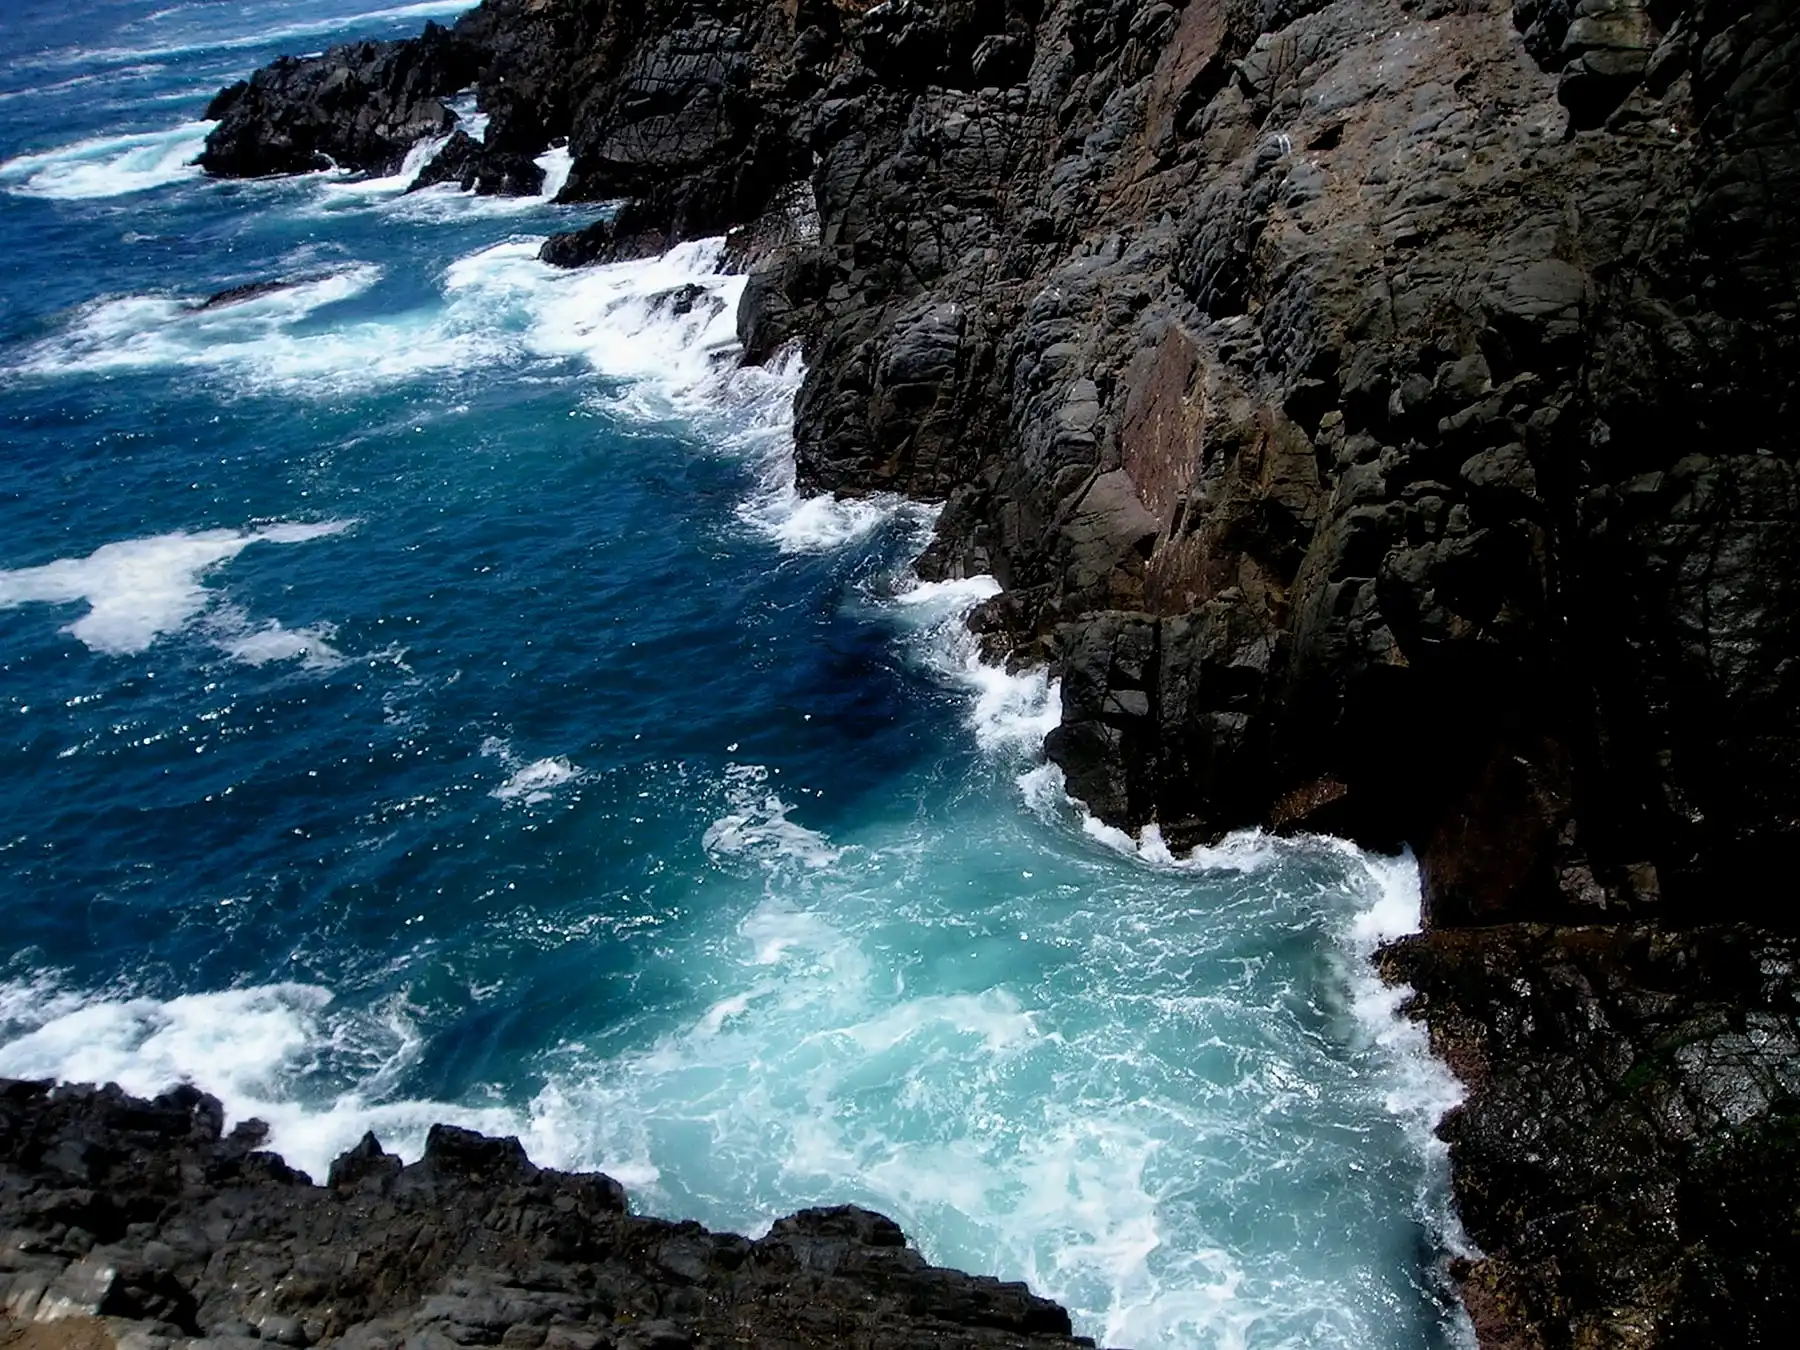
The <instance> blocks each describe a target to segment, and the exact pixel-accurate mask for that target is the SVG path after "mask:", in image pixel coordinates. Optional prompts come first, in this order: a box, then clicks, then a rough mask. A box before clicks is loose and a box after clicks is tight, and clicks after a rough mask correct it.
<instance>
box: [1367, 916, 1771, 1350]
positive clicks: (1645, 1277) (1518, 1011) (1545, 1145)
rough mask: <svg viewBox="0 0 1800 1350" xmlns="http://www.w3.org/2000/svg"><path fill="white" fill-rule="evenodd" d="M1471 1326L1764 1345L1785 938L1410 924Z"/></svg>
mask: <svg viewBox="0 0 1800 1350" xmlns="http://www.w3.org/2000/svg"><path fill="white" fill-rule="evenodd" d="M1382 966H1383V969H1384V971H1385V973H1387V974H1388V976H1389V977H1390V978H1392V979H1395V980H1399V981H1403V982H1405V983H1408V984H1410V985H1412V986H1413V987H1414V988H1415V989H1416V990H1418V995H1417V999H1416V1011H1418V1012H1419V1013H1421V1014H1422V1015H1423V1016H1424V1017H1425V1018H1426V1019H1427V1020H1428V1021H1429V1023H1430V1026H1431V1038H1432V1045H1433V1046H1434V1048H1435V1049H1436V1050H1437V1051H1438V1053H1439V1054H1440V1055H1442V1056H1443V1057H1444V1058H1445V1059H1447V1060H1448V1061H1449V1062H1450V1064H1451V1065H1452V1067H1454V1068H1455V1070H1456V1072H1457V1074H1458V1075H1459V1076H1460V1077H1461V1078H1462V1079H1463V1081H1464V1082H1465V1083H1466V1084H1467V1085H1468V1088H1469V1097H1468V1100H1467V1101H1466V1102H1465V1103H1464V1105H1462V1106H1461V1107H1459V1108H1457V1110H1455V1111H1454V1112H1453V1113H1452V1114H1451V1115H1450V1117H1449V1118H1448V1119H1447V1120H1446V1121H1445V1123H1444V1125H1443V1127H1442V1131H1441V1132H1442V1134H1443V1136H1444V1137H1445V1138H1446V1139H1447V1140H1448V1141H1449V1143H1450V1151H1451V1157H1452V1160H1453V1161H1454V1163H1455V1170H1454V1175H1455V1185H1456V1200H1457V1207H1458V1209H1459V1210H1460V1212H1461V1215H1462V1221H1463V1225H1464V1227H1465V1228H1466V1229H1467V1230H1468V1233H1469V1236H1470V1237H1471V1238H1473V1239H1474V1240H1475V1242H1476V1243H1477V1244H1478V1245H1479V1246H1480V1247H1481V1249H1482V1251H1483V1252H1484V1253H1485V1255H1484V1256H1483V1257H1482V1258H1481V1259H1480V1260H1478V1261H1475V1262H1474V1263H1473V1264H1472V1265H1471V1266H1470V1267H1469V1268H1467V1269H1465V1270H1464V1271H1462V1272H1461V1276H1462V1280H1463V1289H1464V1301H1465V1302H1466V1303H1467V1305H1468V1307H1469V1311H1470V1313H1471V1314H1472V1315H1473V1317H1474V1320H1475V1324H1476V1329H1477V1331H1478V1332H1479V1334H1480V1337H1481V1343H1482V1345H1483V1346H1486V1347H1490V1348H1491V1347H1509V1348H1510V1347H1519V1350H1562V1348H1564V1347H1570V1348H1572V1347H1577V1346H1654V1345H1670V1346H1675V1345H1745V1346H1749V1345H1778V1344H1780V1343H1782V1342H1783V1341H1784V1340H1785V1339H1786V1338H1787V1336H1788V1335H1790V1334H1792V1333H1791V1331H1787V1332H1784V1331H1783V1330H1782V1328H1783V1327H1788V1328H1791V1327H1792V1326H1793V1325H1794V1322H1795V1318H1796V1317H1800V941H1797V940H1795V939H1793V938H1791V937H1774V936H1770V935H1769V934H1767V933H1765V932H1761V931H1759V930H1756V929H1752V928H1748V927H1744V926H1729V927H1703V928H1698V929H1693V930H1687V931H1681V932H1671V931H1667V930H1661V929H1651V928H1645V927H1642V926H1636V925H1628V926H1624V927H1611V928H1598V927H1588V928H1553V927H1548V926H1545V925H1530V924H1513V925H1506V926H1503V927H1499V928H1487V929H1461V930H1445V931H1440V932H1435V933H1429V934H1426V935H1423V936H1420V937H1415V938H1408V939H1405V940H1403V941H1402V942H1400V943H1398V944H1396V945H1395V946H1393V947H1390V948H1388V949H1387V951H1386V952H1384V953H1383V956H1382Z"/></svg>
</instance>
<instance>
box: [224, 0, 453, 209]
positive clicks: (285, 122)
mask: <svg viewBox="0 0 1800 1350" xmlns="http://www.w3.org/2000/svg"><path fill="white" fill-rule="evenodd" d="M475 61H476V56H475V52H474V50H473V48H472V47H470V46H469V45H468V44H467V43H464V42H462V41H460V40H459V39H457V38H456V37H455V36H454V35H453V34H451V33H449V32H447V31H446V30H445V29H443V28H440V27H439V26H438V25H436V24H428V25H427V26H426V29H425V32H424V34H423V35H422V36H420V37H418V38H414V39H411V40H410V41H406V42H357V43H350V44H347V45H345V46H341V47H333V48H331V49H330V50H329V51H327V52H325V53H324V54H323V55H322V56H314V57H306V58H294V57H283V58H282V59H280V60H279V61H276V62H274V63H273V64H271V65H267V66H264V67H263V68H262V69H261V70H259V71H257V72H256V73H255V74H254V75H252V76H251V77H250V78H249V79H248V80H240V81H239V82H238V83H236V84H234V85H232V86H230V87H229V88H227V89H224V90H221V91H220V93H219V94H218V96H217V97H215V98H214V99H213V101H212V102H211V103H210V104H209V105H208V106H207V109H206V117H207V120H208V121H217V122H218V124H219V125H218V126H216V127H214V128H213V129H212V130H211V131H210V132H208V133H207V137H206V147H205V149H204V150H202V151H201V153H200V161H199V162H200V166H201V167H202V168H204V169H205V170H206V171H207V172H208V173H210V174H215V175H217V176H219V177H223V178H256V177H261V176H263V175H267V174H282V173H307V172H310V171H312V170H315V169H326V168H332V167H337V168H342V169H350V170H355V171H359V172H369V173H391V172H393V171H394V170H395V169H398V168H399V167H400V164H401V161H403V160H404V159H405V158H406V152H407V151H409V150H410V149H412V147H413V146H414V145H415V144H417V143H418V142H419V141H421V140H423V139H425V138H426V137H428V136H442V135H445V134H447V133H448V132H449V131H450V129H451V127H452V126H453V125H454V124H455V122H456V114H454V113H453V112H451V111H450V109H449V108H448V107H446V106H445V105H444V103H443V102H442V100H443V99H444V98H445V97H446V96H448V95H450V94H453V93H455V92H456V91H457V90H459V89H461V88H463V87H464V86H465V85H467V84H469V83H470V82H471V81H472V80H473V79H474V77H475V71H476V65H475Z"/></svg>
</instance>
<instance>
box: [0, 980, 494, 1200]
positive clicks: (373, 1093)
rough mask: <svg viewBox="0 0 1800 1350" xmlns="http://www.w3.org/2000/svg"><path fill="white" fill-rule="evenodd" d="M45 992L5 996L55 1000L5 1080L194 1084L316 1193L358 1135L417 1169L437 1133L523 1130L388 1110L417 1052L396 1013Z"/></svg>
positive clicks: (4, 988)
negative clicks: (439, 1127) (250, 1126)
mask: <svg viewBox="0 0 1800 1350" xmlns="http://www.w3.org/2000/svg"><path fill="white" fill-rule="evenodd" d="M45 978H46V977H40V978H39V979H38V980H36V981H33V982H30V983H27V984H6V985H0V1010H7V1011H10V1009H11V1007H12V1005H15V1004H24V1003H26V1002H27V1001H28V1000H30V999H34V998H43V997H44V995H45V994H46V993H48V994H49V996H50V997H49V1002H48V1003H46V1004H43V1005H40V1007H39V1009H38V1011H37V1014H36V1015H35V1016H33V1017H31V1018H30V1019H29V1021H27V1022H24V1023H21V1022H20V1021H17V1020H12V1019H11V1018H10V1017H9V1024H8V1027H7V1029H8V1031H9V1032H19V1033H21V1034H16V1035H14V1036H13V1038H12V1039H10V1040H8V1041H6V1042H5V1043H4V1044H0V1076H8V1077H15V1078H55V1079H60V1080H63V1081H66V1082H74V1083H84V1082H85V1083H109V1082H110V1083H118V1084H119V1085H120V1086H122V1087H123V1088H125V1089H126V1090H127V1091H128V1092H133V1093H136V1094H138V1095H140V1096H152V1095H154V1094H156V1093H159V1092H162V1091H165V1090H166V1089H168V1088H169V1087H171V1086H172V1085H174V1084H176V1083H180V1082H197V1083H198V1084H199V1085H200V1086H201V1087H203V1088H204V1089H205V1090H206V1091H208V1092H211V1093H213V1094H214V1095H216V1096H217V1097H218V1098H219V1099H220V1101H221V1102H223V1103H224V1106H225V1109H226V1112H227V1116H228V1120H229V1121H231V1122H236V1121H241V1120H247V1119H249V1118H251V1117H253V1116H254V1117H260V1118H261V1119H262V1120H264V1121H266V1122H268V1123H269V1125H270V1126H271V1127H272V1131H271V1138H270V1144H271V1146H272V1147H274V1148H276V1149H277V1150H279V1151H280V1152H281V1154H282V1155H283V1156H284V1157H286V1158H287V1160H288V1161H289V1162H290V1163H292V1164H294V1165H295V1166H297V1167H300V1168H302V1169H303V1170H305V1171H306V1172H308V1173H310V1174H311V1175H312V1176H313V1177H314V1178H316V1179H319V1180H323V1178H324V1175H325V1171H326V1169H327V1167H328V1166H329V1164H330V1161H331V1159H332V1158H334V1157H335V1156H337V1155H338V1154H339V1153H341V1152H342V1151H343V1150H344V1149H346V1148H348V1147H349V1146H350V1145H352V1144H354V1143H355V1142H356V1141H357V1139H358V1138H359V1137H360V1136H361V1135H362V1133H363V1131H365V1130H368V1129H374V1130H376V1131H378V1132H379V1133H380V1136H381V1140H382V1142H383V1144H384V1145H386V1146H388V1147H389V1148H391V1149H394V1150H396V1151H399V1152H401V1153H403V1154H405V1155H407V1156H411V1157H417V1156H418V1154H419V1152H420V1150H421V1149H422V1148H423V1145H424V1136H425V1132H426V1130H427V1129H428V1128H429V1127H430V1126H431V1125H432V1124H433V1123H434V1122H436V1121H448V1122H451V1123H455V1124H462V1125H466V1126H469V1127H470V1128H474V1129H484V1130H488V1131H492V1132H496V1133H508V1132H510V1131H511V1130H512V1129H514V1128H516V1125H517V1117H516V1116H514V1115H513V1114H511V1113H508V1112H505V1111H500V1110H482V1109H478V1108H467V1107H458V1106H454V1105H450V1104H448V1103H444V1102H430V1101H407V1100H398V1101H396V1100H392V1099H391V1097H390V1095H389V1094H390V1091H391V1087H392V1084H393V1083H394V1081H395V1080H396V1079H397V1078H398V1076H399V1075H401V1074H402V1073H404V1072H405V1070H406V1069H407V1068H408V1067H409V1066H410V1065H411V1064H413V1063H414V1062H415V1061H416V1060H417V1058H418V1054H419V1051H420V1049H421V1040H420V1037H419V1035H418V1032H417V1030H416V1029H415V1027H414V1026H413V1024H412V1022H411V1020H410V1018H409V1017H408V1016H407V1013H406V1010H405V1008H404V1007H403V1006H402V1005H400V1004H399V1003H397V1002H396V1003H391V1004H389V1005H387V1006H385V1007H380V1008H376V1009H372V1010H361V1011H350V1010H344V1011H339V1010H338V1009H337V1008H336V1007H335V1006H334V1005H335V1000H334V998H333V995H332V993H331V991H330V990H328V989H323V988H320V987H318V986H316V985H305V984H271V985H257V986H252V987H248V988H242V989H230V990H223V991H219V992H214V993H197V994H184V995H181V996H180V997H177V998H171V999H154V998H139V997H107V996H104V995H100V996H90V995H85V994H81V993H75V992H70V991H67V990H64V989H61V988H60V987H56V986H54V985H52V986H51V987H50V988H49V989H48V990H47V989H46V988H45V987H44V985H45Z"/></svg>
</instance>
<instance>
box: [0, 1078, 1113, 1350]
mask: <svg viewBox="0 0 1800 1350" xmlns="http://www.w3.org/2000/svg"><path fill="white" fill-rule="evenodd" d="M223 1115H224V1113H223V1112H222V1111H221V1109H220V1107H219V1103H218V1102H217V1101H216V1100H214V1099H213V1098H211V1097H208V1096H205V1095H204V1094H202V1093H200V1092H198V1091H196V1090H194V1089H192V1088H178V1089H176V1090H174V1091H172V1092H169V1093H165V1094H164V1095H163V1096H161V1097H158V1098H156V1099H155V1100H153V1101H144V1100H141V1099H137V1098H133V1097H129V1096H127V1095H126V1094H125V1093H123V1092H122V1091H120V1090H119V1089H118V1088H117V1087H106V1088H101V1089H95V1088H92V1087H62V1088H56V1089H54V1090H53V1089H52V1088H51V1087H50V1085H48V1084H45V1083H29V1082H18V1081H13V1080H0V1228H4V1229H5V1230H6V1231H8V1232H10V1234H11V1237H10V1239H9V1240H8V1243H7V1245H6V1247H5V1249H4V1251H3V1252H0V1302H3V1305H4V1308H5V1316H6V1317H7V1318H8V1319H10V1320H11V1321H13V1322H15V1323H24V1324H27V1325H35V1324H39V1323H46V1322H49V1321H51V1320H60V1319H68V1318H86V1319H100V1320H99V1321H97V1322H94V1323H92V1330H93V1332H94V1334H95V1335H96V1336H98V1337H99V1338H100V1339H99V1340H98V1341H96V1342H95V1344H94V1346H93V1350H103V1348H104V1346H106V1345H108V1344H112V1343H115V1342H116V1343H117V1344H118V1345H120V1346H128V1345H129V1346H133V1347H138V1350H187V1347H194V1348H195V1350H221V1347H237V1346H242V1347H246V1348H247V1347H250V1346H254V1345H256V1344H267V1343H268V1342H274V1343H276V1344H279V1345H287V1346H333V1345H342V1346H344V1347H346V1350H401V1348H402V1347H430V1346H450V1345H458V1346H501V1347H505V1348H506V1350H628V1348H633V1347H634V1348H635V1350H652V1348H654V1350H673V1348H674V1347H683V1346H689V1347H691V1346H715V1345H716V1346H725V1345H731V1346H743V1345H748V1346H768V1347H800V1346H819V1347H826V1346H843V1345H859V1346H867V1347H871V1350H877V1348H879V1350H886V1348H888V1347H891V1348H892V1350H901V1347H906V1346H917V1345H933V1346H952V1347H969V1348H970V1350H975V1348H977V1347H984V1346H986V1347H994V1348H995V1350H999V1348H1000V1347H1011V1348H1012V1350H1025V1348H1026V1347H1030V1350H1056V1347H1069V1348H1070V1350H1073V1347H1076V1346H1083V1345H1085V1346H1091V1345H1092V1344H1093V1343H1092V1342H1091V1341H1088V1340H1084V1339H1082V1338H1079V1337H1072V1336H1071V1335H1070V1334H1069V1317H1068V1314H1067V1313H1066V1312H1064V1311H1063V1310H1062V1309H1061V1308H1060V1307H1058V1306H1057V1305H1056V1304H1054V1303H1051V1302H1050V1301H1048V1300H1047V1299H1042V1298H1038V1297H1036V1296H1034V1295H1033V1294H1031V1293H1030V1292H1029V1291H1028V1290H1027V1289H1026V1288H1025V1286H1024V1285H1022V1284H1008V1283H1003V1282H1001V1281H998V1280H993V1279H988V1278H984V1277H979V1276H971V1275H963V1274H960V1273H958V1272H956V1271H951V1270H943V1269H939V1268H938V1267H935V1266H931V1265H929V1264H927V1263H926V1261H925V1259H924V1258H923V1257H922V1256H920V1255H919V1254H918V1252H916V1251H914V1250H913V1249H912V1248H911V1247H910V1246H908V1245H907V1242H906V1238H905V1235H904V1234H903V1233H902V1232H901V1231H900V1229H899V1227H898V1226H897V1225H896V1224H894V1223H893V1221H892V1220H890V1219H887V1218H884V1217H883V1216H881V1215H879V1214H873V1213H870V1212H869V1211H867V1210H863V1209H858V1208H855V1207H853V1206H841V1207H838V1208H833V1209H810V1210H803V1211H801V1212H800V1213H798V1214H794V1215H791V1216H789V1217H787V1218H784V1219H780V1220H777V1221H776V1223H775V1225H774V1227H773V1228H772V1229H771V1230H770V1231H769V1234H768V1236H766V1237H764V1238H762V1239H760V1240H758V1241H751V1240H749V1239H747V1238H742V1237H738V1236H737V1235H735V1234H729V1233H711V1232H708V1231H707V1230H706V1229H704V1228H702V1227H701V1226H700V1225H699V1224H696V1223H668V1222H665V1221H663V1220H661V1219H652V1218H646V1217H642V1216H638V1215H633V1214H631V1213H630V1212H629V1211H628V1210H627V1208H626V1200H625V1192H624V1190H623V1188H621V1187H620V1186H619V1184H618V1183H617V1182H616V1181H614V1180H612V1179H611V1178H610V1177H606V1176H600V1175H596V1174H581V1173H568V1172H556V1171H552V1170H550V1169H548V1168H540V1167H536V1166H534V1165H533V1164H532V1163H531V1161H530V1160H529V1159H528V1158H527V1157H526V1156H525V1152H524V1150H523V1149H522V1148H520V1146H519V1143H518V1141H517V1140H515V1139H490V1138H487V1137H485V1136H482V1135H479V1134H476V1133H474V1132H472V1131H468V1130H462V1129H456V1128H453V1127H450V1126H445V1125H439V1126H435V1127H433V1129H432V1131H431V1133H430V1136H429V1137H428V1139H427V1141H426V1145H425V1154H424V1156H423V1157H422V1158H421V1159H420V1160H419V1161H418V1162H416V1163H412V1164H410V1165H406V1166H403V1165H402V1164H401V1162H400V1160H399V1159H398V1158H396V1157H393V1156H392V1155H391V1154H387V1153H385V1152H383V1151H382V1149H381V1146H380V1144H379V1143H377V1142H376V1141H375V1139H374V1137H373V1136H372V1135H371V1136H366V1137H365V1138H364V1139H363V1141H362V1142H361V1143H360V1144H358V1145H357V1146H356V1147H355V1148H354V1149H352V1150H350V1152H348V1153H346V1154H345V1155H344V1156H343V1157H341V1158H339V1159H338V1161H337V1162H336V1163H334V1164H333V1165H332V1168H331V1175H330V1177H329V1179H328V1181H327V1184H326V1185H324V1186H317V1185H314V1184H313V1183H312V1182H311V1181H310V1180H309V1179H308V1178H307V1177H306V1176H304V1175H302V1174H301V1173H298V1172H295V1171H294V1170H293V1169H291V1168H289V1167H287V1166H286V1165H285V1164H284V1163H283V1162H282V1161H281V1160H280V1159H279V1158H278V1157H276V1156H275V1155H274V1154H271V1153H267V1152H262V1151H260V1145H261V1143H262V1141H263V1137H264V1135H265V1133H266V1131H265V1130H264V1128H263V1127H262V1126H261V1125H260V1124H258V1123H256V1122H250V1123H248V1124H244V1125H240V1126H238V1127H237V1128H236V1129H234V1130H233V1131H232V1132H231V1133H230V1134H223V1132H222V1130H221V1122H222V1120H223ZM83 1350H87V1347H86V1343H83Z"/></svg>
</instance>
